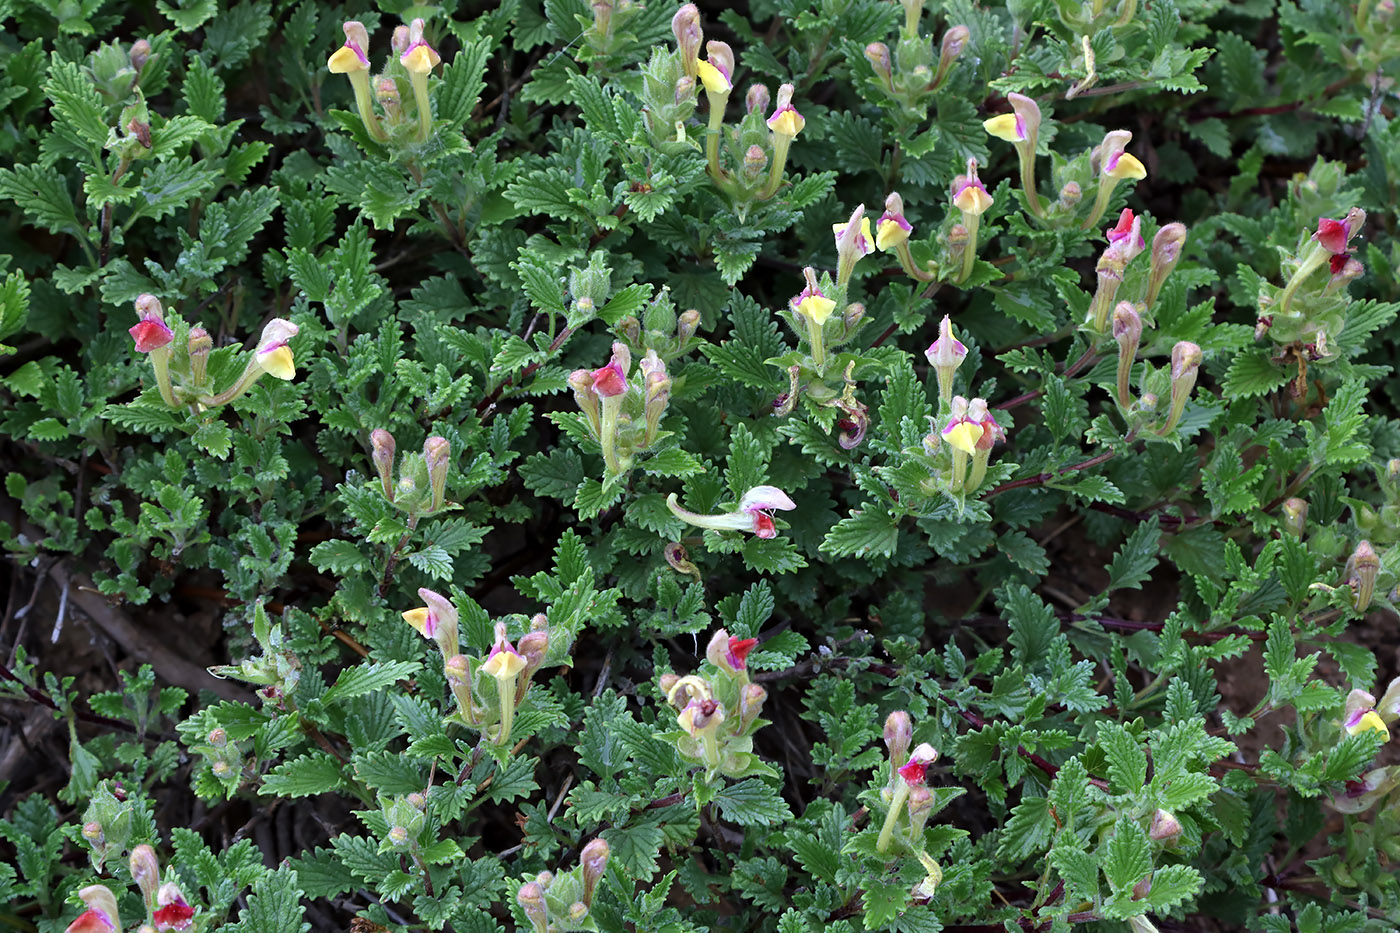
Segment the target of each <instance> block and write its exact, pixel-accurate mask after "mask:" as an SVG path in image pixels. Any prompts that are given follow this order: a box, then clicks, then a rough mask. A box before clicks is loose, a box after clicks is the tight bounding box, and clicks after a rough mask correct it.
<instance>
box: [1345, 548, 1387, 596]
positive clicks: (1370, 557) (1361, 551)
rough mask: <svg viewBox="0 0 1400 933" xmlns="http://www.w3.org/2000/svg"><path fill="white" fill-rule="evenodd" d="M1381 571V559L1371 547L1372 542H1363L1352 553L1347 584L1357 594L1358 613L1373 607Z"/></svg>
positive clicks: (1348, 562)
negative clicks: (1372, 603) (1373, 598)
mask: <svg viewBox="0 0 1400 933" xmlns="http://www.w3.org/2000/svg"><path fill="white" fill-rule="evenodd" d="M1380 569H1381V559H1380V557H1379V556H1378V555H1377V554H1376V550H1375V548H1373V547H1371V542H1370V541H1362V542H1361V543H1360V544H1358V545H1357V546H1356V550H1355V551H1352V553H1351V558H1350V559H1349V560H1348V561H1347V583H1348V584H1350V586H1351V588H1352V590H1353V591H1354V592H1355V594H1356V600H1355V603H1354V605H1355V606H1356V611H1357V612H1365V611H1366V609H1367V608H1368V607H1370V605H1371V599H1372V597H1373V596H1374V595H1375V591H1376V575H1377V574H1378V573H1379V572H1380Z"/></svg>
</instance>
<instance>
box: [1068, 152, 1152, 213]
mask: <svg viewBox="0 0 1400 933" xmlns="http://www.w3.org/2000/svg"><path fill="white" fill-rule="evenodd" d="M1132 138H1133V134H1132V133H1131V132H1129V131H1128V130H1113V131H1112V132H1110V133H1108V134H1107V135H1105V136H1104V138H1103V142H1102V143H1100V144H1099V145H1098V146H1097V147H1096V148H1095V149H1094V151H1093V153H1092V155H1091V156H1090V158H1089V163H1090V165H1092V166H1094V167H1095V169H1096V170H1097V171H1098V173H1099V190H1098V193H1097V194H1096V195H1095V196H1094V206H1093V209H1092V210H1091V211H1090V212H1089V217H1088V218H1087V219H1086V220H1085V222H1084V229H1085V230H1088V229H1089V228H1091V227H1093V226H1094V224H1096V223H1098V222H1099V218H1100V217H1102V216H1103V212H1104V211H1105V210H1107V209H1108V201H1109V198H1111V197H1112V196H1113V189H1114V188H1116V187H1117V186H1118V182H1119V181H1120V180H1122V179H1124V178H1130V179H1132V180H1134V181H1141V180H1142V179H1144V178H1146V177H1147V169H1146V168H1145V167H1144V166H1143V164H1142V163H1141V162H1140V161H1138V159H1137V157H1136V156H1133V155H1130V154H1129V153H1128V152H1126V151H1125V150H1126V148H1127V145H1128V143H1129V142H1130V141H1131V140H1132Z"/></svg>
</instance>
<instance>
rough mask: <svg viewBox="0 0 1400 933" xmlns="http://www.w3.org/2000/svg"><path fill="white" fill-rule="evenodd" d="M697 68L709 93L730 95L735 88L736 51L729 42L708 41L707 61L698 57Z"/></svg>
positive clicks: (698, 74) (706, 47) (697, 72)
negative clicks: (730, 46)
mask: <svg viewBox="0 0 1400 933" xmlns="http://www.w3.org/2000/svg"><path fill="white" fill-rule="evenodd" d="M695 70H696V74H697V76H698V77H699V78H700V83H701V84H703V85H705V90H706V91H708V92H709V93H711V94H723V95H728V94H729V92H730V91H732V90H734V52H733V50H732V49H730V48H729V44H728V43H727V42H718V41H714V40H712V41H710V42H707V43H706V44H705V61H700V60H698V59H697V60H696V63H695Z"/></svg>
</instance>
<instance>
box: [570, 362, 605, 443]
mask: <svg viewBox="0 0 1400 933" xmlns="http://www.w3.org/2000/svg"><path fill="white" fill-rule="evenodd" d="M568 383H569V388H571V389H573V390H574V401H575V402H576V403H577V404H578V407H579V409H580V410H581V411H582V412H583V414H584V416H585V417H587V418H588V426H589V427H590V428H591V429H592V432H593V436H594V437H595V438H596V437H598V436H599V435H600V434H601V433H602V424H601V420H600V414H599V401H598V393H597V392H596V391H594V388H593V374H592V373H591V372H589V371H588V370H586V369H576V370H574V371H573V372H571V373H569V377H568Z"/></svg>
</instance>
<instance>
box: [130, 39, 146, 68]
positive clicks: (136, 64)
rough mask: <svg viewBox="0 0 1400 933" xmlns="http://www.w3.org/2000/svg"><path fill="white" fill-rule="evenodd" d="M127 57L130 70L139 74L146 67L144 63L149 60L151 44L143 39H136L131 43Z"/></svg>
mask: <svg viewBox="0 0 1400 933" xmlns="http://www.w3.org/2000/svg"><path fill="white" fill-rule="evenodd" d="M129 57H130V59H131V67H132V70H133V71H136V72H137V73H138V74H139V73H140V71H141V69H142V68H145V67H146V62H148V61H150V59H151V43H149V42H147V41H146V40H145V39H137V40H136V41H135V42H133V43H131V52H130V53H129Z"/></svg>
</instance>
